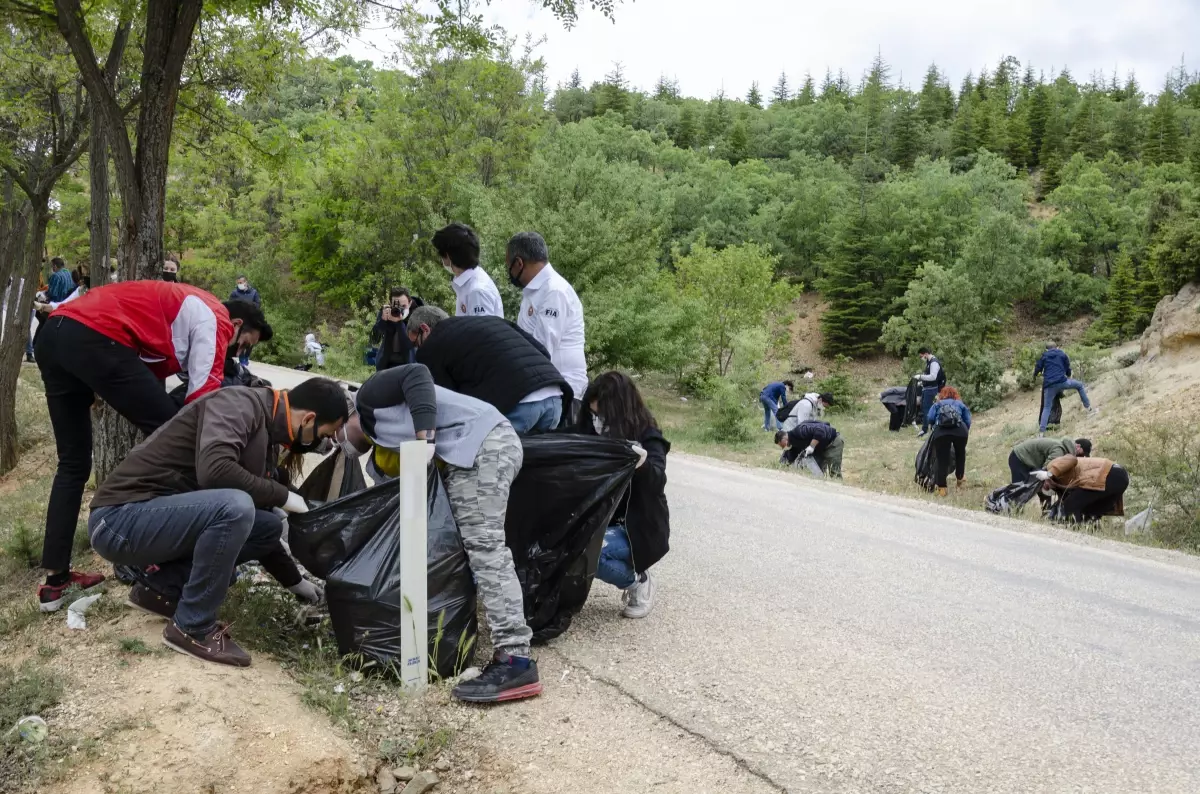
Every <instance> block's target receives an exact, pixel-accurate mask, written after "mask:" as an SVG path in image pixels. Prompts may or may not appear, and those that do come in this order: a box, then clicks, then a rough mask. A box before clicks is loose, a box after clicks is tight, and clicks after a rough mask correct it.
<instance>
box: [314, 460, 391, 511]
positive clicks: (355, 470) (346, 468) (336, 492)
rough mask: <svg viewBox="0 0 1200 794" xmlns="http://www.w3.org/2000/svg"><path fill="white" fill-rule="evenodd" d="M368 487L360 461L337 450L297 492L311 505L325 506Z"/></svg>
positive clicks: (319, 464)
mask: <svg viewBox="0 0 1200 794" xmlns="http://www.w3.org/2000/svg"><path fill="white" fill-rule="evenodd" d="M366 487H367V480H366V478H365V477H363V473H362V467H361V466H359V465H358V461H357V460H356V459H354V458H348V457H346V456H345V455H343V454H342V451H341V450H340V449H335V450H334V451H333V454H332V455H329V456H328V457H326V458H325V459H324V460H323V461H321V462H320V463H318V464H317V467H316V468H315V469H313V470H312V471H311V472H309V474H308V476H307V477H305V478H304V482H303V483H301V484H300V488H299V489H298V490H297V492H298V493H299V494H300V495H301V496H303V497H304V499H305V501H307V502H309V503H310V504H311V503H313V502H315V503H317V504H324V503H326V502H332V501H334V500H337V499H341V498H342V497H343V496H350V495H351V494H356V493H358V492H359V491H363V490H366ZM397 487H399V486H397Z"/></svg>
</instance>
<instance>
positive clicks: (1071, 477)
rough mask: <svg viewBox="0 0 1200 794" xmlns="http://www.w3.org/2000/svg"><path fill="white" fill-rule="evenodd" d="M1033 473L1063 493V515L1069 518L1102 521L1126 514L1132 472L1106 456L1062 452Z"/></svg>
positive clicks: (1064, 517)
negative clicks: (1042, 469)
mask: <svg viewBox="0 0 1200 794" xmlns="http://www.w3.org/2000/svg"><path fill="white" fill-rule="evenodd" d="M1033 476H1034V477H1037V478H1038V479H1039V480H1041V481H1042V482H1044V483H1046V484H1047V485H1048V486H1049V487H1050V488H1052V489H1054V490H1056V491H1061V492H1062V517H1063V519H1064V520H1067V521H1075V522H1084V521H1099V520H1100V518H1101V517H1102V516H1123V515H1125V491H1126V490H1127V489H1128V488H1129V473H1128V472H1127V471H1125V469H1124V468H1122V467H1121V465H1120V464H1118V463H1114V462H1112V461H1111V460H1109V459H1107V458H1081V457H1078V456H1076V455H1063V456H1062V457H1058V458H1055V459H1054V460H1052V461H1050V465H1049V466H1047V467H1046V469H1045V470H1044V471H1035V472H1033Z"/></svg>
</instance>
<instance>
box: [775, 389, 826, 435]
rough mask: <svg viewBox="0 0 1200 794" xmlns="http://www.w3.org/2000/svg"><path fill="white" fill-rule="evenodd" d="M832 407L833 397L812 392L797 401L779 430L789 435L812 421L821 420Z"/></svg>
mask: <svg viewBox="0 0 1200 794" xmlns="http://www.w3.org/2000/svg"><path fill="white" fill-rule="evenodd" d="M831 405H833V395H832V394H830V393H829V392H824V393H822V394H817V393H816V392H810V393H809V394H806V395H804V396H803V397H801V398H800V399H799V400H796V404H795V405H793V406H792V410H791V411H790V412H789V413H788V415H787V419H784V420H783V424H782V425H780V427H779V429H780V430H782V431H783V432H785V433H788V432H791V431H792V430H793V429H795V428H796V427H798V426H799V425H801V424H803V423H804V422H807V421H809V420H810V419H820V418H821V417H822V416H824V415H825V411H826V409H828V408H829V406H831ZM785 407H786V406H785Z"/></svg>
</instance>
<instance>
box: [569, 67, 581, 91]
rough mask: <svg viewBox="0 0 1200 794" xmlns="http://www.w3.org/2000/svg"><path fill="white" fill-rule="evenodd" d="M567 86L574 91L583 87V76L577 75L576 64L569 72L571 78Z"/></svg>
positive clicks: (577, 68)
mask: <svg viewBox="0 0 1200 794" xmlns="http://www.w3.org/2000/svg"><path fill="white" fill-rule="evenodd" d="M567 88H568V89H569V90H571V91H576V90H578V89H581V88H583V78H581V77H580V76H579V67H578V66H576V67H575V70H574V71H573V72H571V79H570V80H569V81H568V82H567Z"/></svg>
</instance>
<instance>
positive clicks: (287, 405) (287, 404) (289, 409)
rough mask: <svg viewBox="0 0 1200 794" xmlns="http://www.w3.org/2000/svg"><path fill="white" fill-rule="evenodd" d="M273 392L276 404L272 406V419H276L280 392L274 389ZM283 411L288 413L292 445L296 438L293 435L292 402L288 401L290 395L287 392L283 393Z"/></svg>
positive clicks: (289, 434)
mask: <svg viewBox="0 0 1200 794" xmlns="http://www.w3.org/2000/svg"><path fill="white" fill-rule="evenodd" d="M272 391H274V392H275V402H274V403H273V404H272V405H271V418H272V419H274V418H275V414H276V413H277V412H278V411H279V390H278V389H272ZM283 410H285V411H287V418H288V421H287V429H288V442H289V443H290V442H292V441H294V440H295V438H294V435H293V433H292V402H291V400H289V399H288V393H287V391H286V390H284V392H283Z"/></svg>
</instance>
